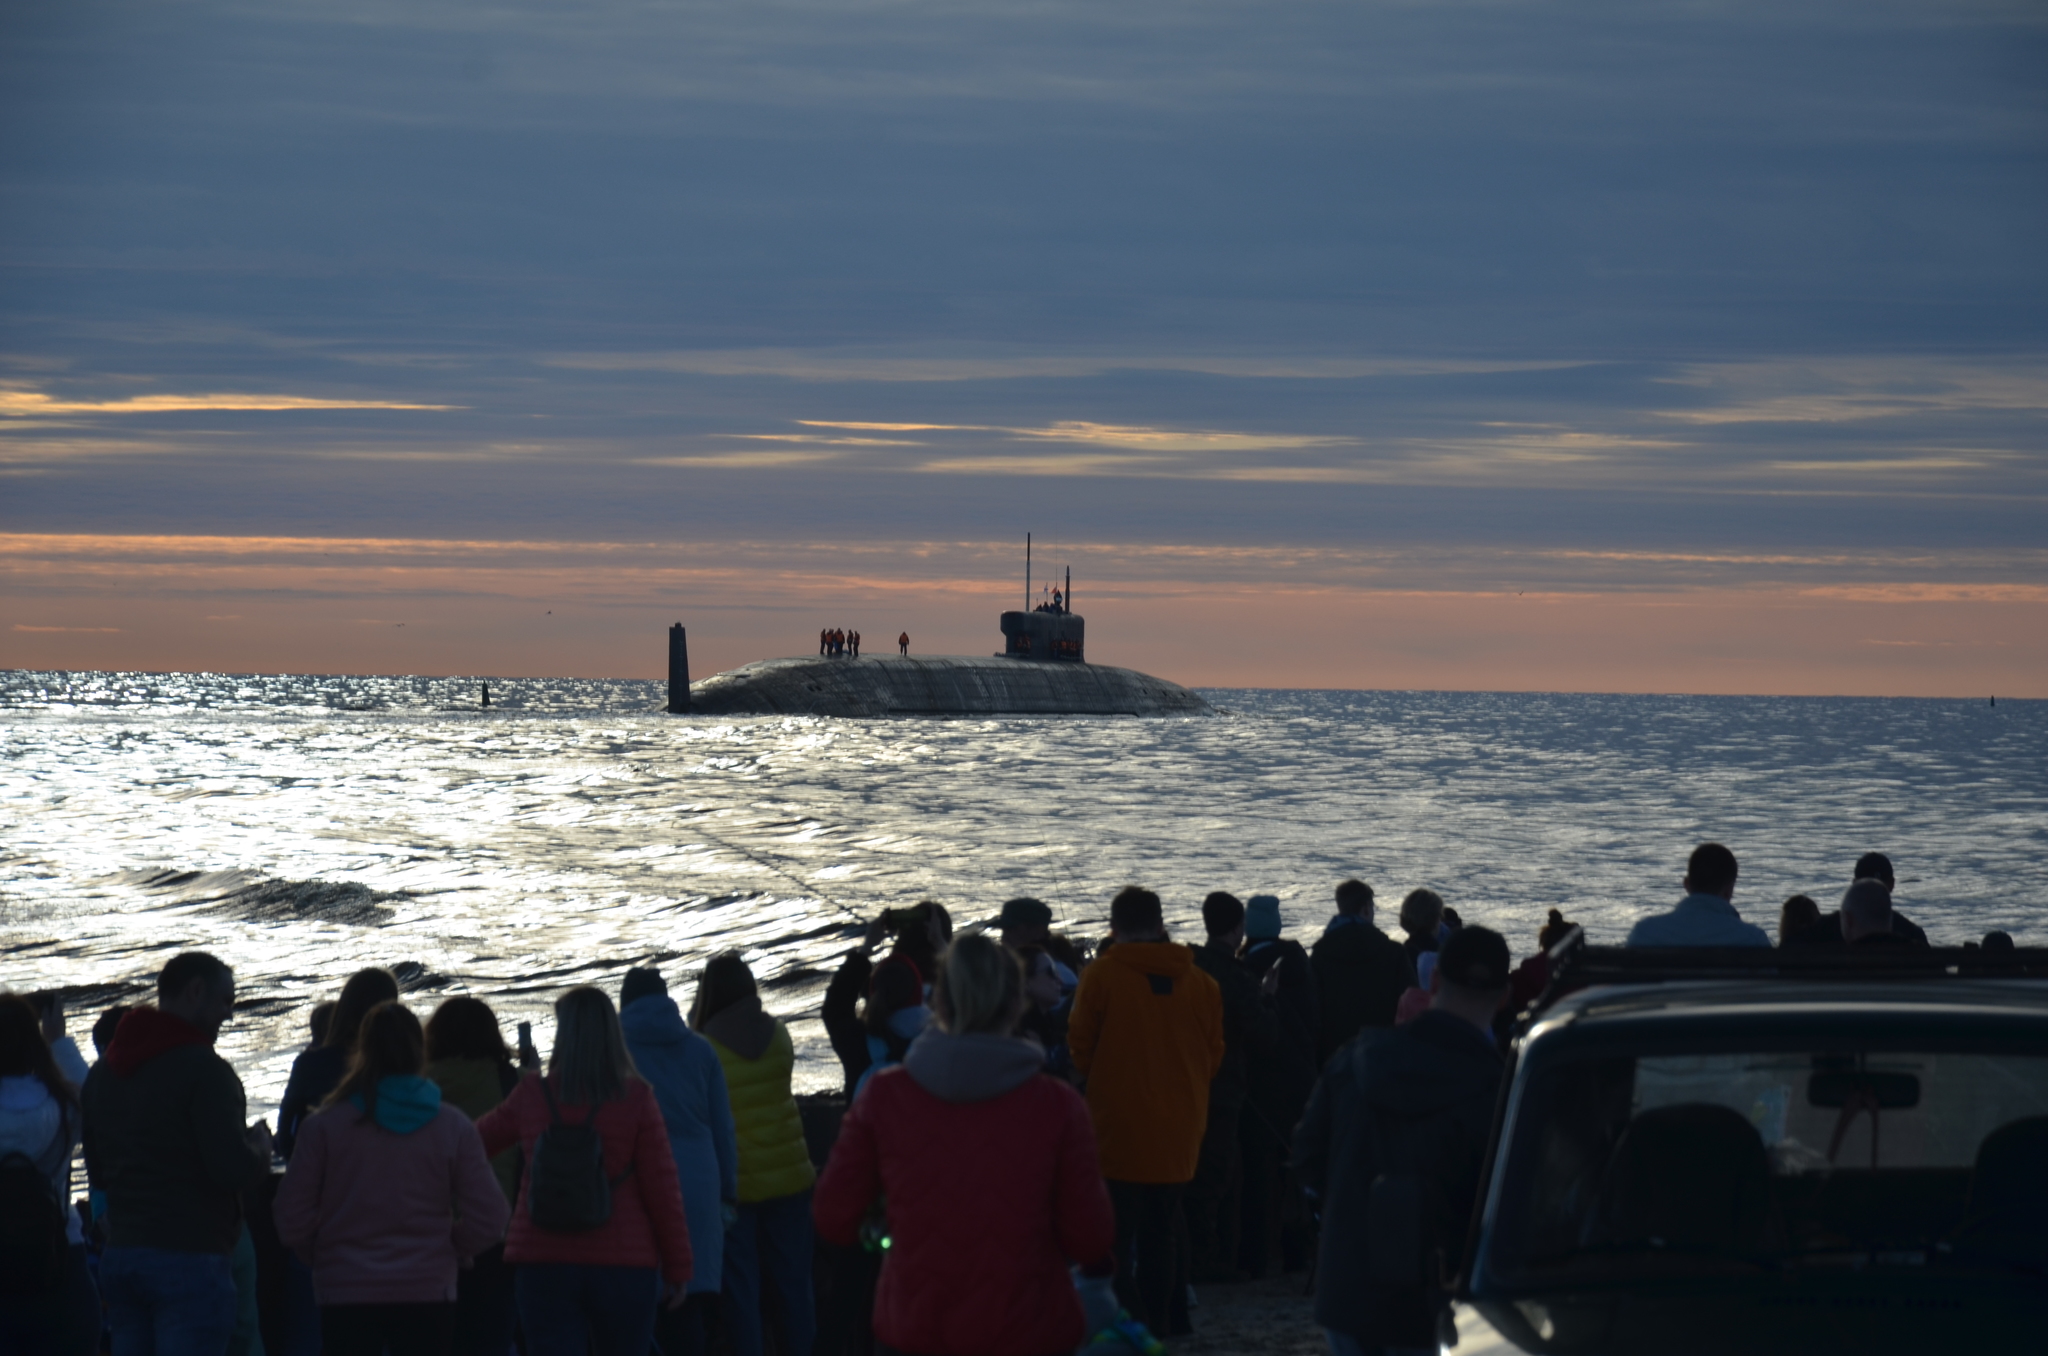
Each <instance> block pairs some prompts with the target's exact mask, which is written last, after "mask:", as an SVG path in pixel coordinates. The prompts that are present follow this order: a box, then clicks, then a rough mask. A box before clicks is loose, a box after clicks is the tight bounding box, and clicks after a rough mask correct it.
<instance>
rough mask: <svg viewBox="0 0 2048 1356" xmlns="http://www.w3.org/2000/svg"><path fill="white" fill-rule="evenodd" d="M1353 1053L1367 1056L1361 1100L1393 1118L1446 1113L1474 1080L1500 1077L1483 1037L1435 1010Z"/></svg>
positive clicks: (1492, 1052)
mask: <svg viewBox="0 0 2048 1356" xmlns="http://www.w3.org/2000/svg"><path fill="white" fill-rule="evenodd" d="M1353 1049H1355V1050H1358V1051H1361V1052H1370V1053H1369V1058H1370V1061H1371V1065H1370V1067H1371V1070H1372V1072H1371V1075H1370V1076H1369V1077H1368V1078H1367V1079H1366V1080H1365V1081H1364V1088H1365V1094H1366V1095H1365V1100H1366V1101H1367V1102H1369V1103H1371V1104H1372V1105H1373V1106H1375V1107H1377V1108H1379V1109H1381V1110H1383V1111H1385V1112H1387V1113H1389V1114H1390V1115H1393V1116H1397V1117H1401V1116H1429V1115H1434V1114H1436V1113H1438V1112H1441V1111H1445V1110H1448V1109H1449V1108H1451V1107H1454V1106H1456V1105H1458V1104H1459V1103H1460V1102H1461V1101H1463V1100H1465V1099H1467V1098H1469V1097H1470V1096H1471V1095H1472V1084H1473V1080H1474V1078H1475V1076H1477V1077H1488V1076H1490V1077H1492V1078H1495V1079H1498V1078H1499V1077H1500V1070H1501V1059H1500V1054H1499V1052H1497V1051H1496V1050H1495V1049H1494V1048H1493V1042H1492V1041H1491V1040H1490V1039H1489V1038H1488V1037H1487V1034H1486V1033H1485V1032H1483V1031H1481V1030H1480V1029H1479V1028H1478V1027H1476V1026H1474V1025H1472V1024H1471V1023H1470V1022H1468V1021H1466V1020H1465V1019H1464V1018H1462V1017H1453V1016H1451V1014H1449V1013H1448V1012H1443V1011H1440V1010H1438V1009H1436V1008H1431V1009H1430V1010H1429V1011H1427V1012H1425V1013H1423V1014H1422V1015H1421V1016H1419V1017H1417V1018H1416V1019H1415V1020H1414V1021H1412V1022H1410V1023H1408V1025H1406V1026H1403V1027H1397V1028H1394V1029H1393V1030H1391V1031H1388V1032H1385V1033H1383V1034H1381V1036H1380V1038H1379V1039H1378V1040H1374V1041H1370V1042H1366V1041H1361V1042H1359V1044H1358V1045H1356V1046H1354V1047H1353Z"/></svg>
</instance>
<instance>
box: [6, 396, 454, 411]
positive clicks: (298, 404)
mask: <svg viewBox="0 0 2048 1356" xmlns="http://www.w3.org/2000/svg"><path fill="white" fill-rule="evenodd" d="M461 408H462V407H461V406H459V405H421V404H412V403H408V402H405V401H397V400H330V399H326V398H324V397H318V396H284V395H226V394H215V395H149V396H129V397H127V398H125V399H121V400H58V399H56V398H55V397H52V396H47V395H44V394H42V393H41V392H39V391H22V390H6V389H0V415H6V416H11V417H15V418H22V417H31V416H35V415H45V414H168V413H183V412H185V411H190V410H456V409H461Z"/></svg>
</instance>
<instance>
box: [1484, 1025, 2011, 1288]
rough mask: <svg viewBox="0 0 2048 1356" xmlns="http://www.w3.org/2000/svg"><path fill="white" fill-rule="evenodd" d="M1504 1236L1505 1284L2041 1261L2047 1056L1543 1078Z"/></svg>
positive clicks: (1521, 1117)
mask: <svg viewBox="0 0 2048 1356" xmlns="http://www.w3.org/2000/svg"><path fill="white" fill-rule="evenodd" d="M1514 1135H1515V1142H1514V1145H1513V1149H1512V1153H1511V1155H1510V1158H1509V1160H1508V1164H1507V1167H1506V1175H1505V1177H1504V1179H1503V1181H1502V1183H1501V1190H1500V1192H1499V1195H1498V1200H1499V1208H1498V1211H1497V1215H1496V1219H1495V1223H1494V1227H1493V1228H1492V1230H1491V1231H1490V1232H1491V1234H1492V1239H1491V1242H1490V1244H1489V1248H1488V1251H1489V1254H1490V1258H1491V1261H1490V1265H1491V1266H1492V1267H1494V1268H1496V1269H1498V1270H1499V1272H1500V1273H1502V1274H1503V1275H1504V1276H1508V1275H1516V1274H1520V1275H1523V1276H1530V1277H1533V1276H1534V1275H1536V1274H1539V1273H1550V1274H1554V1273H1556V1272H1558V1271H1560V1270H1563V1271H1569V1272H1577V1273H1583V1272H1586V1271H1600V1270H1602V1269H1610V1270H1611V1269H1617V1268H1618V1269H1620V1270H1624V1271H1626V1270H1629V1269H1632V1268H1640V1267H1641V1266H1644V1265H1653V1266H1655V1267H1657V1268H1659V1269H1662V1270H1667V1271H1668V1270H1696V1269H1699V1268H1709V1269H1725V1268H1727V1267H1731V1266H1735V1267H1756V1266H1783V1265H1787V1264H1801V1263H1805V1264H1814V1265H1825V1264H1828V1263H1829V1261H1830V1260H1833V1261H1835V1262H1840V1263H1843V1264H1848V1265H1864V1264H1866V1263H1869V1262H1871V1261H1874V1260H1875V1261H1893V1262H1897V1263H1900V1264H1904V1265H1937V1266H1947V1265H1988V1266H1994V1267H2007V1266H2012V1265H2038V1264H2039V1260H2040V1259H2039V1258H2038V1256H2037V1254H2038V1253H2039V1252H2040V1251H2041V1250H2042V1247H2043V1244H2042V1240H2041V1235H2042V1233H2043V1232H2044V1231H2042V1230H2040V1229H2039V1226H2038V1223H2036V1222H2035V1221H2038V1220H2039V1219H2042V1218H2048V1058H2043V1057H2037V1056H2031V1055H2013V1054H1987V1053H1982V1052H1970V1051H1955V1052H1945V1051H1913V1050H1884V1049H1871V1050H1864V1051H1853V1052H1843V1051H1841V1050H1839V1049H1830V1050H1824V1051H1817V1050H1800V1049H1796V1048H1795V1049H1780V1050H1729V1051H1722V1052H1710V1053H1687V1054H1682V1055H1671V1054H1640V1055H1600V1056H1592V1057H1586V1058H1578V1059H1569V1058H1568V1059H1564V1060H1562V1061H1560V1062H1557V1063H1554V1064H1550V1065H1548V1066H1547V1067H1545V1068H1543V1069H1540V1070H1532V1075H1531V1077H1530V1079H1529V1082H1528V1084H1527V1086H1526V1087H1525V1089H1524V1092H1523V1095H1522V1097H1521V1099H1520V1102H1519V1104H1518V1108H1517V1111H1516V1119H1515V1131H1514Z"/></svg>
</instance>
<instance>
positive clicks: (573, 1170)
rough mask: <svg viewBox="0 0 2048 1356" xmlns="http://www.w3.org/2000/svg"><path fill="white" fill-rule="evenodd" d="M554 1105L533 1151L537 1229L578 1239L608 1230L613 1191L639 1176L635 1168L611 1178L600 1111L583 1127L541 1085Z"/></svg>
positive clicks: (532, 1203) (530, 1188)
mask: <svg viewBox="0 0 2048 1356" xmlns="http://www.w3.org/2000/svg"><path fill="white" fill-rule="evenodd" d="M540 1091H541V1096H543V1097H545V1098H547V1099H548V1128H547V1129H545V1130H543V1131H541V1132H540V1138H539V1139H537V1140H535V1141H534V1145H533V1171H532V1174H531V1175H530V1177H529V1179H528V1184H527V1198H526V1209H527V1213H528V1214H529V1215H531V1216H532V1218H533V1222H534V1224H535V1225H537V1226H539V1227H540V1228H542V1229H546V1230H548V1231H549V1232H550V1233H558V1234H577V1233H586V1232H588V1231H589V1230H592V1229H600V1228H603V1227H604V1224H605V1222H606V1221H607V1220H609V1219H610V1218H611V1217H612V1188H613V1187H616V1186H617V1185H618V1184H619V1183H620V1182H623V1181H625V1180H626V1179H627V1178H628V1177H631V1176H632V1175H633V1165H632V1164H630V1163H628V1164H627V1165H626V1170H625V1171H624V1172H622V1173H620V1174H619V1175H618V1177H616V1178H611V1177H607V1176H605V1171H604V1136H603V1135H601V1134H599V1133H598V1130H597V1124H596V1122H597V1107H596V1106H595V1105H592V1106H591V1108H590V1114H589V1115H588V1116H586V1117H585V1118H584V1120H583V1124H581V1125H571V1124H569V1123H568V1122H567V1121H565V1120H563V1119H562V1112H561V1108H559V1107H557V1106H556V1105H555V1094H554V1093H553V1091H551V1090H550V1089H549V1087H548V1081H547V1079H545V1078H543V1079H541V1080H540Z"/></svg>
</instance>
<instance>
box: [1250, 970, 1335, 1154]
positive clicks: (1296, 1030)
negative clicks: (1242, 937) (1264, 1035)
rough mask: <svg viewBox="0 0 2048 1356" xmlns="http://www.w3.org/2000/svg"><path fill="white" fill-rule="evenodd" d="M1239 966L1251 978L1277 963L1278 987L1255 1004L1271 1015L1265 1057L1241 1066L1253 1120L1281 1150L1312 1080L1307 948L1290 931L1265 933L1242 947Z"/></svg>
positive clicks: (1311, 975) (1312, 1010) (1312, 983)
mask: <svg viewBox="0 0 2048 1356" xmlns="http://www.w3.org/2000/svg"><path fill="white" fill-rule="evenodd" d="M1243 963H1244V968H1245V970H1246V971H1247V972H1248V973H1249V974H1250V975H1251V976H1252V978H1254V979H1263V978H1264V977H1265V974H1266V971H1268V970H1270V969H1272V968H1274V967H1275V966H1278V967H1279V969H1280V988H1279V991H1278V992H1277V993H1275V994H1274V995H1273V996H1272V997H1271V998H1267V999H1263V1000H1261V1005H1262V1006H1263V1007H1264V1009H1265V1010H1266V1011H1267V1012H1268V1013H1270V1014H1271V1015H1272V1019H1273V1023H1274V1028H1275V1040H1274V1043H1273V1051H1272V1056H1271V1058H1268V1059H1260V1060H1254V1061H1252V1062H1251V1066H1250V1068H1248V1069H1247V1070H1246V1084H1247V1088H1248V1094H1247V1095H1248V1098H1249V1100H1250V1102H1251V1104H1252V1106H1253V1107H1254V1108H1256V1110H1257V1115H1256V1116H1255V1118H1254V1119H1255V1122H1256V1123H1257V1124H1258V1125H1260V1126H1262V1127H1266V1128H1267V1132H1268V1133H1269V1134H1270V1135H1272V1136H1273V1137H1274V1138H1276V1139H1277V1140H1278V1144H1277V1146H1276V1147H1277V1148H1278V1149H1279V1150H1282V1151H1284V1150H1285V1149H1286V1147H1287V1137H1288V1135H1290V1134H1291V1133H1293V1130H1294V1126H1295V1123H1296V1122H1298V1121H1299V1120H1300V1119H1301V1109H1302V1108H1303V1107H1304V1106H1306V1105H1308V1095H1309V1092H1310V1091H1311V1090H1312V1089H1313V1088H1314V1087H1315V1084H1316V1011H1317V1003H1316V999H1317V994H1316V977H1315V972H1314V970H1313V968H1311V966H1310V965H1309V960H1308V952H1306V951H1304V950H1302V948H1301V943H1300V942H1297V941H1295V940H1294V939H1293V938H1291V937H1268V938H1263V939H1260V940H1257V941H1253V942H1250V943H1248V944H1247V945H1246V947H1245V953H1244V962H1243Z"/></svg>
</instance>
